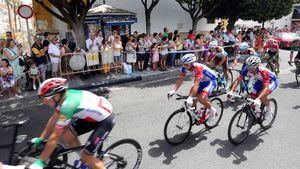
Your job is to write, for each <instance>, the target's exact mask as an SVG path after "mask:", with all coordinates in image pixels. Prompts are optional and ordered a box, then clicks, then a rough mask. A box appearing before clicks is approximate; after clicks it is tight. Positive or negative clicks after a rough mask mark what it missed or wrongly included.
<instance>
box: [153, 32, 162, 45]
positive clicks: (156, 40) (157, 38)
mask: <svg viewBox="0 0 300 169" xmlns="http://www.w3.org/2000/svg"><path fill="white" fill-rule="evenodd" d="M160 42H161V40H160V37H159V36H158V33H156V32H155V33H154V34H153V38H152V43H157V44H159V43H160Z"/></svg>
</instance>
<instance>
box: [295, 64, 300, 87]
mask: <svg viewBox="0 0 300 169" xmlns="http://www.w3.org/2000/svg"><path fill="white" fill-rule="evenodd" d="M295 78H296V82H297V84H298V85H300V68H297V69H296V72H295Z"/></svg>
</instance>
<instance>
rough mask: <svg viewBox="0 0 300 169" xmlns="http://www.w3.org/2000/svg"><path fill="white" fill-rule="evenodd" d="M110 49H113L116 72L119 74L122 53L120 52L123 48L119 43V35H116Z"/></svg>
mask: <svg viewBox="0 0 300 169" xmlns="http://www.w3.org/2000/svg"><path fill="white" fill-rule="evenodd" d="M112 48H113V54H114V61H115V66H116V72H117V73H121V72H122V69H121V68H122V61H121V53H122V50H123V46H122V42H121V37H120V36H119V35H117V36H116V37H115V40H114V42H113V45H112Z"/></svg>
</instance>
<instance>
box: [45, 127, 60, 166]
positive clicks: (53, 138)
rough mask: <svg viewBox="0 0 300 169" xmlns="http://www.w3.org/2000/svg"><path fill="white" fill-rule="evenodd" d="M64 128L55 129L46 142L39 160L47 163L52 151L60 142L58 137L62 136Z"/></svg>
mask: <svg viewBox="0 0 300 169" xmlns="http://www.w3.org/2000/svg"><path fill="white" fill-rule="evenodd" d="M64 130H65V128H58V127H55V128H54V131H53V132H52V134H51V135H50V136H49V139H48V142H47V144H46V147H45V149H44V151H43V152H42V154H41V156H40V159H41V160H42V161H47V160H48V158H49V157H50V155H51V154H52V152H53V150H54V149H55V148H56V146H57V143H58V141H59V140H60V137H61V136H62V134H63V132H64Z"/></svg>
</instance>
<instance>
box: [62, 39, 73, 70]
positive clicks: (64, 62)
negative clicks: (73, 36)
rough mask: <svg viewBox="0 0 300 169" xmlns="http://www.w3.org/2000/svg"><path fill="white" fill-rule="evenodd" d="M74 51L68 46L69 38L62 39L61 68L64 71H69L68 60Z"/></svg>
mask: <svg viewBox="0 0 300 169" xmlns="http://www.w3.org/2000/svg"><path fill="white" fill-rule="evenodd" d="M71 52H72V51H71V50H70V49H69V47H68V40H67V39H63V40H62V41H61V48H60V56H61V65H62V66H61V68H62V70H61V71H62V72H67V71H68V64H69V63H68V61H69V59H71V55H70V53H71Z"/></svg>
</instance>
